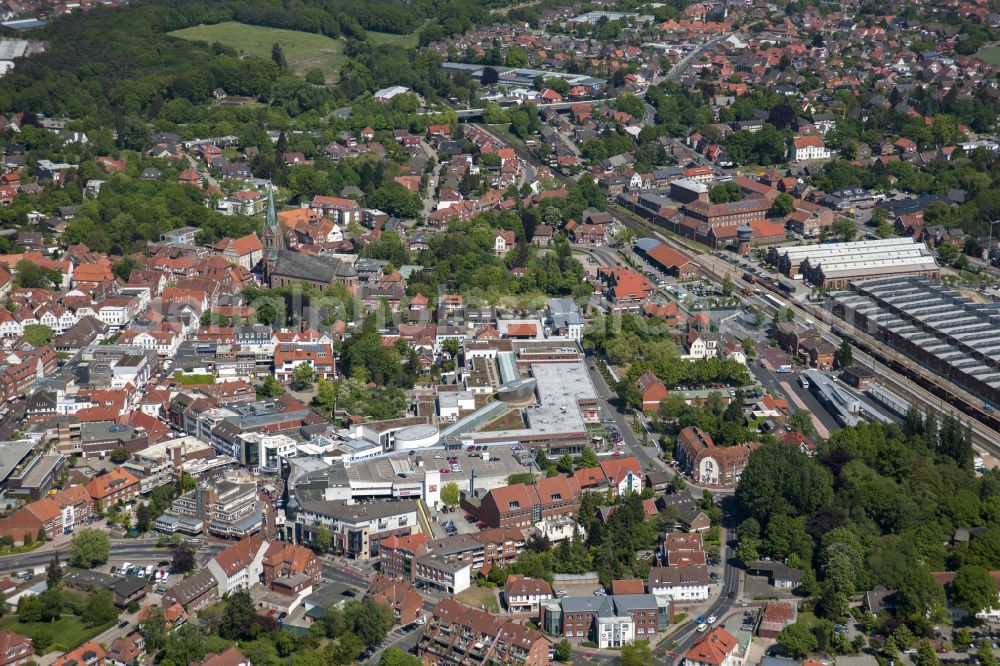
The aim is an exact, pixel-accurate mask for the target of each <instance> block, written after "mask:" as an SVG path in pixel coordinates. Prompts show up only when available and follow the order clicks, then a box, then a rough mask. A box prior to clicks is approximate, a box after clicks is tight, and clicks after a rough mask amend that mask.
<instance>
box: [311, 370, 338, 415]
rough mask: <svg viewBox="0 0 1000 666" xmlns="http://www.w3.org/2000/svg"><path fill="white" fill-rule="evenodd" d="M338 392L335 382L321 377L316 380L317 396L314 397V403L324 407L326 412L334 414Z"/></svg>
mask: <svg viewBox="0 0 1000 666" xmlns="http://www.w3.org/2000/svg"><path fill="white" fill-rule="evenodd" d="M337 394H338V391H337V384H336V383H335V382H331V381H327V380H326V379H319V380H318V381H317V382H316V396H315V397H314V398H313V403H314V404H315V405H316V406H318V407H322V408H323V411H324V412H326V413H329V414H333V411H334V407H335V406H336V404H337V397H338V395H337Z"/></svg>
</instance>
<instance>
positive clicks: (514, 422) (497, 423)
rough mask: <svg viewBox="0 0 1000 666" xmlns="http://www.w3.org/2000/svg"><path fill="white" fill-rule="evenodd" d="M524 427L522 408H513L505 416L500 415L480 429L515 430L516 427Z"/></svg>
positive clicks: (490, 430)
mask: <svg viewBox="0 0 1000 666" xmlns="http://www.w3.org/2000/svg"><path fill="white" fill-rule="evenodd" d="M523 427H524V416H522V414H521V410H519V409H512V410H511V411H509V412H507V413H506V414H504V415H503V416H499V417H497V418H495V419H493V420H492V421H490V422H489V423H487V424H486V425H484V426H483V427H482V428H480V430H483V431H484V432H492V431H494V430H513V429H516V428H523Z"/></svg>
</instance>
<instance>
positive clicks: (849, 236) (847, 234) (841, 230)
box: [830, 217, 858, 241]
mask: <svg viewBox="0 0 1000 666" xmlns="http://www.w3.org/2000/svg"><path fill="white" fill-rule="evenodd" d="M830 230H831V231H832V232H833V234H834V235H835V236H838V237H840V238H841V239H842V240H844V241H852V240H854V237H855V236H857V234H858V228H857V226H856V225H855V224H854V220H851V219H850V218H846V217H838V218H837V219H836V220H834V221H833V226H831V227H830Z"/></svg>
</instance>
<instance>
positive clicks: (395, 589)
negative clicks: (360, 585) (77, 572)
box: [0, 573, 424, 666]
mask: <svg viewBox="0 0 1000 666" xmlns="http://www.w3.org/2000/svg"><path fill="white" fill-rule="evenodd" d="M365 598H366V599H374V600H375V601H378V602H381V603H384V604H385V605H387V606H389V608H391V609H392V614H393V617H394V618H395V619H396V623H397V624H401V625H407V624H410V623H411V622H416V621H417V619H419V618H420V617H422V616H423V605H424V599H423V597H421V596H420V593H419V592H417V591H416V590H415V589H414V588H413V586H412V585H411V584H410V583H408V582H405V581H398V580H395V579H393V578H390V577H389V576H386V575H384V574H381V573H377V574H375V576H374V577H373V578H372V580H371V582H370V583H369V584H368V590H367V591H366V592H365ZM0 666H2V665H0Z"/></svg>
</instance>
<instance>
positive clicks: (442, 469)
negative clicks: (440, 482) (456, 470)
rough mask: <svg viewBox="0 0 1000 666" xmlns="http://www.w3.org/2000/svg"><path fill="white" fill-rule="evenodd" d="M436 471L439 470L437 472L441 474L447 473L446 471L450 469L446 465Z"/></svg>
mask: <svg viewBox="0 0 1000 666" xmlns="http://www.w3.org/2000/svg"><path fill="white" fill-rule="evenodd" d="M438 471H439V472H441V473H442V474H447V473H448V472H450V471H451V470H450V469H448V468H447V467H442V468H441V469H439V470H438Z"/></svg>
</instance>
